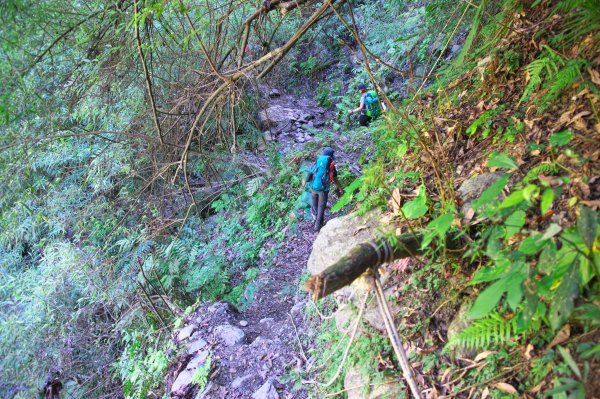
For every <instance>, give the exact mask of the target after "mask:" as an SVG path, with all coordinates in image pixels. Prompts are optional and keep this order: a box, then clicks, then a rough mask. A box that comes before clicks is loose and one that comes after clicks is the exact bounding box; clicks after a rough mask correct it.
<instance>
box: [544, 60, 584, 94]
mask: <svg viewBox="0 0 600 399" xmlns="http://www.w3.org/2000/svg"><path fill="white" fill-rule="evenodd" d="M586 64H587V62H586V61H585V60H581V59H576V60H569V61H568V62H567V65H566V66H565V67H564V68H562V69H560V70H559V71H558V72H557V73H556V75H555V76H554V78H553V80H552V81H551V82H549V84H548V94H546V96H545V97H544V102H548V101H551V100H554V99H555V98H556V97H557V96H558V95H559V94H560V92H561V91H563V90H564V89H566V88H567V87H569V86H571V85H572V84H573V83H575V81H576V80H577V79H578V78H579V77H580V76H581V69H582V68H583V67H584V66H585V65H586Z"/></svg>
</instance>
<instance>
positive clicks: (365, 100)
mask: <svg viewBox="0 0 600 399" xmlns="http://www.w3.org/2000/svg"><path fill="white" fill-rule="evenodd" d="M358 90H359V91H360V94H361V95H360V106H359V107H358V108H356V109H351V110H348V115H352V114H355V113H357V112H360V116H359V117H358V123H359V124H360V125H361V126H369V123H371V121H372V120H373V119H375V118H377V117H378V116H379V115H380V114H381V105H380V104H379V99H378V98H377V92H376V91H375V90H370V91H367V86H365V85H364V84H362V83H361V84H359V85H358Z"/></svg>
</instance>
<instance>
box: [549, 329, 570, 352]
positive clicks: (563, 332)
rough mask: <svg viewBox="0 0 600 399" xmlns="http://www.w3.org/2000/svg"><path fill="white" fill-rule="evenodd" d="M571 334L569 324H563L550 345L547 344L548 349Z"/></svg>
mask: <svg viewBox="0 0 600 399" xmlns="http://www.w3.org/2000/svg"><path fill="white" fill-rule="evenodd" d="M570 336H571V326H570V325H569V324H565V326H564V327H563V328H561V329H560V331H559V332H558V333H557V334H556V336H555V337H554V339H553V340H552V342H550V345H548V349H551V348H554V347H555V346H556V345H558V344H562V343H563V342H565V341H566V340H567V339H569V337H570Z"/></svg>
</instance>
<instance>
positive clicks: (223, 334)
mask: <svg viewBox="0 0 600 399" xmlns="http://www.w3.org/2000/svg"><path fill="white" fill-rule="evenodd" d="M214 333H215V337H217V338H218V339H220V340H221V341H222V342H223V343H224V344H225V345H227V346H233V345H237V344H241V343H242V342H243V341H244V338H245V337H246V334H245V333H244V332H243V331H242V330H240V329H239V328H237V327H234V326H232V325H230V324H223V325H220V326H217V327H216V328H215V331H214Z"/></svg>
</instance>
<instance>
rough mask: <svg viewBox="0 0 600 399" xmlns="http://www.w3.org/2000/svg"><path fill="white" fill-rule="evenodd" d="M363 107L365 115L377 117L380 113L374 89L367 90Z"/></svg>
mask: <svg viewBox="0 0 600 399" xmlns="http://www.w3.org/2000/svg"><path fill="white" fill-rule="evenodd" d="M365 108H366V115H367V116H369V117H371V118H377V117H378V116H379V115H381V105H380V104H379V99H378V98H377V92H375V90H371V91H368V92H367V94H366V95H365Z"/></svg>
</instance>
